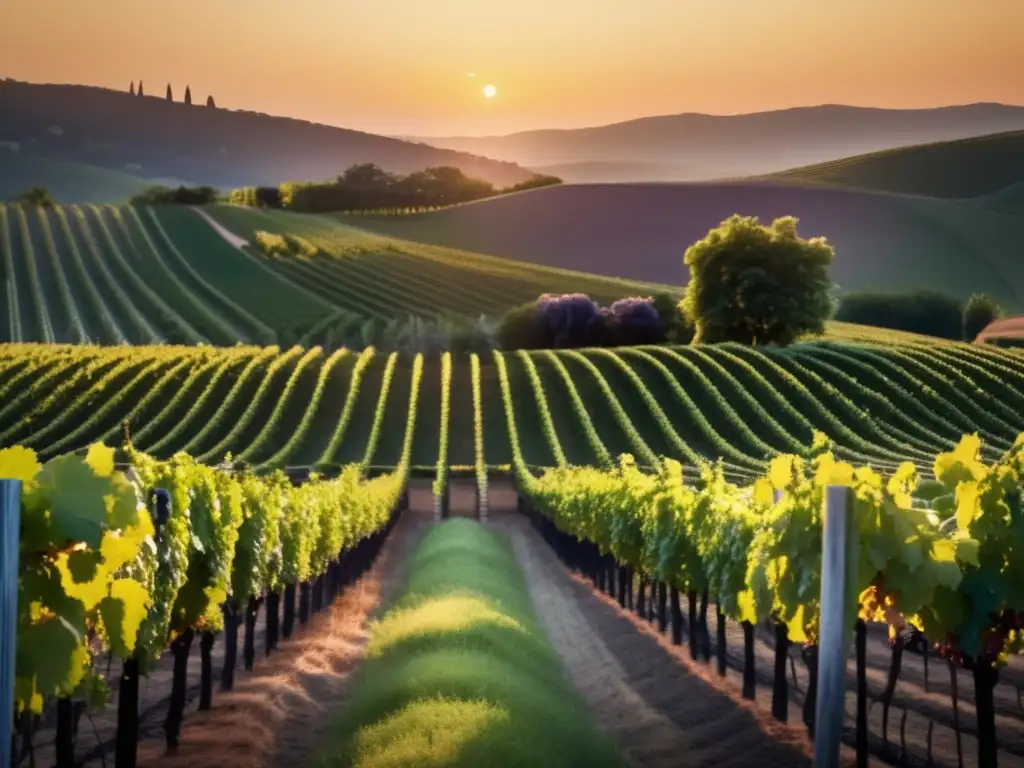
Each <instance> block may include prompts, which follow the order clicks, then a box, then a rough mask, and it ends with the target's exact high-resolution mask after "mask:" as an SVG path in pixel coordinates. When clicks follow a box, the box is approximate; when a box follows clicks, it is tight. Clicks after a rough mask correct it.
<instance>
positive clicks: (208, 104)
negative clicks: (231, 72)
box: [206, 94, 217, 109]
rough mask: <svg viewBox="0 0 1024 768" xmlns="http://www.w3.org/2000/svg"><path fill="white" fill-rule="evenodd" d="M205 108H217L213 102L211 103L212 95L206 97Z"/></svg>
mask: <svg viewBox="0 0 1024 768" xmlns="http://www.w3.org/2000/svg"><path fill="white" fill-rule="evenodd" d="M206 106H208V107H209V108H210V109H216V108H217V105H216V104H214V102H213V95H212V94H211V95H209V96H207V97H206Z"/></svg>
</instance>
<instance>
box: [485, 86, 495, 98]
mask: <svg viewBox="0 0 1024 768" xmlns="http://www.w3.org/2000/svg"><path fill="white" fill-rule="evenodd" d="M497 95H498V88H497V86H494V85H491V84H490V83H488V84H487V85H485V86H484V98H485V99H493V98H494V97H495V96H497Z"/></svg>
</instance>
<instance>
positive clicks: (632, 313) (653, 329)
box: [607, 296, 665, 346]
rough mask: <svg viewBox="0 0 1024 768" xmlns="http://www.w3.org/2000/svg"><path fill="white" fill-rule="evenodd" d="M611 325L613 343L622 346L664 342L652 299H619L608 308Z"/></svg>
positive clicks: (658, 315)
mask: <svg viewBox="0 0 1024 768" xmlns="http://www.w3.org/2000/svg"><path fill="white" fill-rule="evenodd" d="M607 318H608V320H610V321H611V323H612V336H613V338H614V339H615V343H616V344H619V345H623V346H635V345H638V344H661V343H662V342H664V341H665V328H664V326H663V325H662V322H661V315H660V314H659V313H658V310H657V308H656V307H655V306H654V299H652V298H650V297H648V298H641V297H639V296H631V297H629V298H626V299H619V300H618V301H616V302H615V303H614V304H612V305H611V307H609V312H608V315H607Z"/></svg>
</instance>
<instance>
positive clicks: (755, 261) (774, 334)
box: [682, 215, 835, 344]
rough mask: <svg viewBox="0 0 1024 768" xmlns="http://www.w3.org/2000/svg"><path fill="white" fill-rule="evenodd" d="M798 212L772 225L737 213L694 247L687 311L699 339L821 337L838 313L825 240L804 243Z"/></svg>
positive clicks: (753, 341)
mask: <svg viewBox="0 0 1024 768" xmlns="http://www.w3.org/2000/svg"><path fill="white" fill-rule="evenodd" d="M796 225H797V220H796V219H795V218H793V217H792V216H787V217H784V218H781V219H776V220H775V221H774V222H772V225H771V226H770V227H768V226H763V225H761V224H760V223H759V221H758V219H757V218H755V217H753V216H748V217H743V216H739V215H735V216H732V217H730V218H729V219H726V220H725V221H723V222H722V224H721V225H720V226H719V227H717V228H716V229H712V230H711V231H710V232H708V234H707V236H706V237H705V238H704V239H703V240H700V241H698V242H696V243H694V244H693V245H691V246H690V247H689V248H687V250H686V254H685V256H684V258H683V261H684V263H685V264H686V265H687V266H688V267H689V268H690V282H689V283H688V284H687V286H686V295H685V297H684V299H683V305H682V306H683V312H684V314H685V316H686V318H687V320H688V321H689V322H690V323H692V324H693V326H694V328H695V336H694V341H695V342H719V341H738V342H742V343H745V344H790V343H792V342H794V341H796V340H797V339H798V338H799V337H801V336H803V335H805V334H821V333H824V331H825V321H826V320H828V318H829V317H830V316H831V315H832V311H833V308H834V307H833V302H832V299H831V297H830V296H829V289H830V288H831V282H830V280H829V276H828V267H829V265H830V264H831V263H832V261H833V259H834V258H835V252H834V251H833V249H832V247H831V246H830V245H829V244H828V242H827V241H826V240H825V239H824V238H812V239H810V240H804V239H803V238H801V237H800V236H799V235H798V234H797V231H796Z"/></svg>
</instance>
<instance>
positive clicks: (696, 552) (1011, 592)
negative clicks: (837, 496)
mask: <svg viewBox="0 0 1024 768" xmlns="http://www.w3.org/2000/svg"><path fill="white" fill-rule="evenodd" d="M980 447H981V443H980V440H979V439H978V437H977V436H976V435H973V436H966V437H964V438H963V439H962V440H961V441H960V443H959V445H958V446H957V447H956V449H955V450H953V451H951V452H948V453H944V454H940V455H939V456H938V457H936V459H935V465H934V474H935V477H936V480H937V481H938V482H939V483H941V484H943V485H944V486H945V488H946V489H948V490H949V491H950V492H953V493H955V497H956V508H955V509H956V511H955V515H954V516H953V517H952V518H950V519H949V520H948V521H944V520H943V519H942V517H940V516H939V515H937V514H935V512H933V511H932V510H930V509H927V508H925V507H922V506H921V505H920V504H917V503H915V494H916V493H917V491H918V488H919V487H920V482H919V476H918V473H917V470H916V468H915V467H914V466H913V465H912V464H910V463H909V462H904V463H902V464H900V465H899V466H898V467H896V468H895V469H894V470H892V471H891V472H890V473H889V474H888V476H887V477H886V476H883V475H881V474H880V473H879V472H877V471H876V470H874V469H872V468H870V467H868V466H860V467H856V466H854V465H853V464H850V463H847V462H843V461H839V460H837V459H836V458H835V455H834V454H833V452H832V446H831V443H830V441H828V439H827V438H825V436H824V435H821V434H817V435H816V436H815V439H814V446H813V448H812V450H811V452H810V455H809V456H808V457H801V456H795V455H781V456H777V457H775V458H774V459H773V460H772V461H771V463H770V465H769V466H768V468H767V470H766V471H765V472H764V474H762V475H761V476H759V477H758V478H757V479H756V480H754V482H753V483H751V484H749V485H746V486H741V485H734V484H732V483H730V482H727V481H726V479H725V477H724V474H723V472H722V468H721V466H715V465H711V464H707V463H704V464H703V465H702V466H701V480H702V482H701V484H700V485H698V486H696V487H692V486H686V485H684V483H683V482H682V480H683V477H682V472H681V465H679V464H678V463H677V462H674V461H671V460H667V459H666V460H664V461H663V462H662V464H661V466H660V467H657V468H656V471H655V473H653V474H644V473H640V472H638V471H637V469H636V467H635V464H634V462H633V459H632V457H628V456H626V457H622V458H621V459H620V464H619V467H618V468H616V469H612V470H597V469H592V468H577V467H564V468H557V469H553V470H547V471H545V472H544V474H543V475H541V476H540V477H534V476H533V475H532V474H531V473H530V472H529V471H528V470H527V468H526V467H525V465H523V464H522V462H521V459H518V460H517V463H516V466H515V471H516V475H517V479H518V483H519V486H520V488H521V489H523V492H524V493H525V494H526V495H527V496H528V497H529V499H530V500H531V502H532V504H533V505H534V506H535V508H537V509H538V510H539V511H541V512H542V513H543V514H545V515H547V516H548V517H550V518H551V520H552V521H553V522H554V524H555V525H556V527H558V528H559V530H562V531H565V532H567V533H570V534H572V535H574V536H577V537H579V538H581V539H585V540H588V541H591V542H593V543H594V544H596V545H597V547H598V548H599V550H600V551H601V552H603V553H609V552H610V553H612V554H613V555H614V556H615V557H616V559H617V560H618V561H619V562H620V563H621V564H623V565H627V566H630V567H633V568H635V569H637V570H639V571H640V572H642V573H647V574H650V575H652V576H654V577H655V578H657V579H658V580H660V581H665V582H667V583H669V584H670V585H672V586H675V587H677V588H678V589H680V590H695V591H700V590H703V589H705V588H707V589H708V590H709V592H710V595H711V597H712V598H713V599H715V600H717V601H719V602H720V603H721V605H722V607H723V609H724V611H725V612H726V614H727V615H729V616H731V617H732V618H734V619H737V620H744V621H750V622H752V623H753V622H761V621H765V620H773V621H780V622H784V623H785V624H786V625H787V628H788V633H789V638H790V639H791V640H793V641H796V642H809V643H815V642H817V632H818V610H819V605H818V600H819V595H820V590H821V584H820V574H821V553H822V526H823V509H824V503H825V496H824V494H825V489H826V488H828V487H830V486H841V487H846V488H848V489H849V490H848V493H849V499H850V503H851V505H852V509H851V515H850V519H851V520H852V521H853V523H852V525H853V526H855V529H854V530H855V535H854V536H852V537H851V538H850V539H849V542H850V545H851V551H850V557H851V558H852V560H851V562H852V566H851V570H850V582H849V584H848V599H849V601H850V602H849V606H848V610H847V619H848V621H849V623H850V628H851V629H852V624H853V621H854V620H855V619H856V618H857V617H858V616H860V617H861V618H864V619H867V620H875V621H883V622H886V623H888V624H889V627H890V631H891V632H892V634H893V636H896V635H898V634H899V633H901V632H903V631H904V630H905V629H906V628H907V627H908V626H914V627H917V628H919V629H920V630H922V631H923V632H924V633H925V634H926V635H927V636H928V637H929V638H930V639H931V640H932V641H933V642H935V643H936V644H938V645H939V646H940V647H941V648H946V647H947V646H952V647H954V648H955V649H956V653H955V654H954V660H959V659H960V655H962V656H964V657H966V658H970V659H973V660H974V661H975V662H983V663H988V664H994V665H997V666H998V665H1002V664H1005V663H1006V658H1007V654H1009V653H1012V652H1016V651H1018V650H1020V648H1021V642H1022V640H1024V638H1022V637H1021V635H1020V632H1019V630H1018V629H1017V625H1018V624H1019V618H1018V617H1019V615H1020V613H1021V609H1022V607H1024V603H1022V602H1021V601H1022V599H1024V598H1022V596H1024V567H1022V564H1021V562H1022V561H1021V556H1020V553H1021V552H1024V538H1022V535H1024V504H1022V493H1021V477H1022V473H1024V434H1022V435H1021V436H1019V437H1018V438H1017V440H1016V442H1015V443H1014V444H1013V446H1012V447H1011V449H1010V450H1009V451H1007V452H1006V453H1005V454H1004V455H1003V456H1002V458H1000V459H999V460H997V461H996V462H994V463H993V464H985V463H984V462H983V461H982V460H981V459H980ZM933 486H934V484H932V483H929V484H927V485H926V487H925V488H924V489H922V490H923V491H924V492H925V493H926V494H928V495H934V493H935V491H936V489H935V488H934V487H933ZM939 498H942V497H939Z"/></svg>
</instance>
